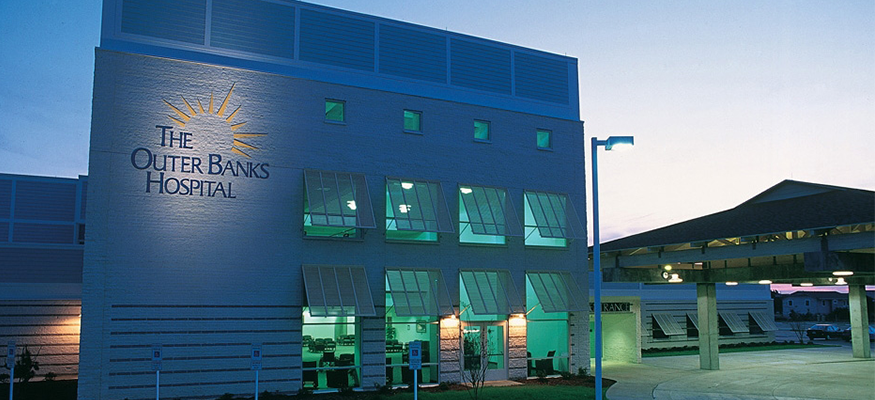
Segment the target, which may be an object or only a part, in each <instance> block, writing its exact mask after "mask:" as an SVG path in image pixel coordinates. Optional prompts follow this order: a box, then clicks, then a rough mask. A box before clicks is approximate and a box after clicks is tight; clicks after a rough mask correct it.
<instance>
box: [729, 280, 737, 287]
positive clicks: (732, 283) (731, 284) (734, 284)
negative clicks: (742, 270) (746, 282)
mask: <svg viewBox="0 0 875 400" xmlns="http://www.w3.org/2000/svg"><path fill="white" fill-rule="evenodd" d="M726 286H738V282H732V281H729V282H726Z"/></svg>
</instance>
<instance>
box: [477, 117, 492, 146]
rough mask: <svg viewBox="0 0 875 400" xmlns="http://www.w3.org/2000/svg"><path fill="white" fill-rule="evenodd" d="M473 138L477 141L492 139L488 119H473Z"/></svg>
mask: <svg viewBox="0 0 875 400" xmlns="http://www.w3.org/2000/svg"><path fill="white" fill-rule="evenodd" d="M474 140H475V141H477V142H489V141H491V140H492V132H491V130H490V129H489V121H481V120H476V119H475V120H474Z"/></svg>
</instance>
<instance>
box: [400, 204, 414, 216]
mask: <svg viewBox="0 0 875 400" xmlns="http://www.w3.org/2000/svg"><path fill="white" fill-rule="evenodd" d="M412 208H413V206H411V205H410V204H399V205H398V211H400V212H401V213H402V214H407V212H408V211H410V210H411V209H412Z"/></svg>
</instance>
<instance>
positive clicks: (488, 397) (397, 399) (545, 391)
mask: <svg viewBox="0 0 875 400" xmlns="http://www.w3.org/2000/svg"><path fill="white" fill-rule="evenodd" d="M383 398H384V399H385V400H390V399H391V400H411V399H413V393H398V394H395V395H393V396H384V397H383ZM419 398H421V399H422V400H471V397H470V395H469V394H468V392H466V391H464V390H449V391H445V392H438V393H425V392H420V393H419ZM593 398H595V390H594V389H593V388H590V387H585V386H547V385H538V386H509V387H486V388H483V389H481V392H480V396H479V397H478V400H508V399H514V400H566V399H567V400H572V399H574V400H587V399H593Z"/></svg>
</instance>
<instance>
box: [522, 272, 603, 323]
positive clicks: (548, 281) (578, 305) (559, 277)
mask: <svg viewBox="0 0 875 400" xmlns="http://www.w3.org/2000/svg"><path fill="white" fill-rule="evenodd" d="M526 277H528V278H529V283H530V284H531V285H532V288H533V289H535V296H537V297H538V302H539V303H540V304H541V309H542V310H544V312H548V313H549V312H569V311H585V310H588V309H589V301H588V300H587V297H586V295H585V294H584V293H583V291H582V290H580V286H578V285H577V282H575V281H574V278H573V277H572V276H571V273H570V272H556V271H526Z"/></svg>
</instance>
